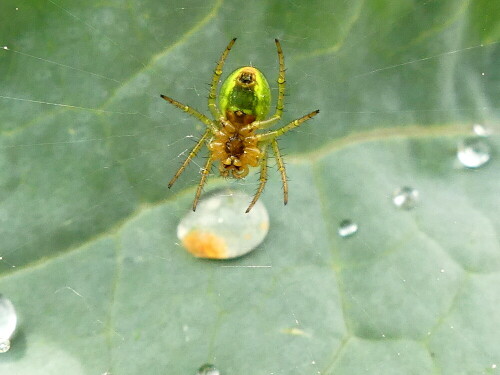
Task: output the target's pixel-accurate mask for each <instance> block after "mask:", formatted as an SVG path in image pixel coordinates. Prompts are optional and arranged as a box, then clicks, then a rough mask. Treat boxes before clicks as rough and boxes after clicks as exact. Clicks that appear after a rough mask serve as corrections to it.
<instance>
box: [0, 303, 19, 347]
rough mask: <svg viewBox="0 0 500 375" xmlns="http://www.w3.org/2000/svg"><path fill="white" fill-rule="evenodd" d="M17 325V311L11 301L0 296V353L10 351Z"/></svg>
mask: <svg viewBox="0 0 500 375" xmlns="http://www.w3.org/2000/svg"><path fill="white" fill-rule="evenodd" d="M16 325H17V315H16V310H14V305H12V302H10V300H9V299H7V298H6V297H4V296H3V295H1V294H0V353H5V352H6V351H8V350H9V349H10V339H11V338H12V336H13V335H14V332H15V330H16Z"/></svg>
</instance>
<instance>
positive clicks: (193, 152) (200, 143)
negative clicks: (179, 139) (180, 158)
mask: <svg viewBox="0 0 500 375" xmlns="http://www.w3.org/2000/svg"><path fill="white" fill-rule="evenodd" d="M210 133H211V132H210V129H207V130H206V131H205V134H203V135H202V137H201V138H200V140H199V141H198V143H196V145H195V146H194V147H193V149H192V150H191V152H190V153H189V155H188V157H187V158H186V160H184V163H182V165H181V167H180V168H179V169H178V170H177V172H176V173H175V175H174V177H172V179H171V180H170V182H169V183H168V188H169V189H170V188H171V187H172V185H173V184H174V182H175V181H176V180H177V179H178V178H179V176H180V175H181V173H182V172H184V169H186V167H187V166H188V165H189V163H190V162H191V160H193V159H194V157H195V156H196V154H197V153H198V151H200V148H201V147H202V146H203V145H204V143H205V140H206V139H207V138H208V136H209V135H210Z"/></svg>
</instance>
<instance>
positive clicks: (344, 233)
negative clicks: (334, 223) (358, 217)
mask: <svg viewBox="0 0 500 375" xmlns="http://www.w3.org/2000/svg"><path fill="white" fill-rule="evenodd" d="M357 231H358V224H356V223H354V222H353V221H351V220H349V219H346V220H342V221H341V222H340V224H339V228H338V234H339V236H340V237H349V236H352V235H353V234H354V233H356V232H357Z"/></svg>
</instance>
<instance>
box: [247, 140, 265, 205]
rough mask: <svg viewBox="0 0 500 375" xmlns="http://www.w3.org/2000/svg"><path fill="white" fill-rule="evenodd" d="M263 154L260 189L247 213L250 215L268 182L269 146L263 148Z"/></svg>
mask: <svg viewBox="0 0 500 375" xmlns="http://www.w3.org/2000/svg"><path fill="white" fill-rule="evenodd" d="M261 152H262V156H261V159H260V178H259V181H260V183H259V188H258V189H257V192H256V193H255V195H254V197H253V199H252V202H250V205H249V206H248V208H247V210H246V211H245V213H249V212H250V210H251V209H252V207H253V206H255V203H257V201H258V200H259V197H260V195H261V194H262V191H263V190H264V186H266V182H267V144H266V145H264V146H263V148H262V151H261Z"/></svg>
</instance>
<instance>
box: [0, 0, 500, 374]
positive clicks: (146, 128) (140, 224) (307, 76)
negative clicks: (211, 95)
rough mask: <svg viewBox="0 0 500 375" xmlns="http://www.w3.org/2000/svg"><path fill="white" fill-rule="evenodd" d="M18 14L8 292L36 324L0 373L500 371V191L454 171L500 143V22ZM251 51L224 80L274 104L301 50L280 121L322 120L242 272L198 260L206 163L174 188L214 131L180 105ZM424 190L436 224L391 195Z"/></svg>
mask: <svg viewBox="0 0 500 375" xmlns="http://www.w3.org/2000/svg"><path fill="white" fill-rule="evenodd" d="M0 10H2V14H4V15H7V17H6V19H8V21H7V22H6V24H5V26H4V28H5V30H4V31H5V33H4V34H3V35H4V36H3V37H2V38H3V40H1V41H0V44H1V45H4V46H5V47H4V49H3V50H1V51H0V52H1V53H0V66H1V67H2V71H5V74H4V75H3V77H2V80H3V83H2V86H1V87H2V88H1V89H0V90H1V91H0V103H2V105H1V107H0V108H1V110H2V118H3V121H2V136H1V140H0V141H1V145H0V149H1V150H2V154H3V155H2V156H1V159H0V163H1V165H2V167H3V168H2V169H3V171H4V173H3V176H2V178H1V180H0V188H1V192H0V199H1V203H0V218H1V219H2V223H3V224H4V225H3V226H2V236H1V238H2V245H1V247H0V257H1V258H0V272H2V273H3V274H2V275H1V276H0V292H1V293H2V294H5V295H6V296H8V297H9V298H11V299H12V301H13V302H14V304H15V306H16V308H17V310H18V314H19V315H20V317H21V321H20V331H19V332H18V334H17V336H16V338H15V340H14V341H13V347H12V350H11V352H9V353H8V354H5V355H2V356H7V357H5V358H7V360H6V361H0V372H2V373H4V372H5V373H14V374H36V373H50V372H52V373H61V372H63V371H68V370H70V371H71V373H73V374H79V373H82V374H84V373H85V374H87V373H89V374H90V373H93V374H95V373H97V374H104V373H111V374H114V373H116V374H118V373H119V374H126V373H130V374H135V373H138V372H139V371H141V372H144V370H145V369H147V371H148V372H149V373H165V371H167V372H171V373H194V372H195V371H196V368H197V367H199V366H201V365H202V364H203V363H206V362H212V363H214V364H215V365H216V366H217V367H219V368H220V370H221V372H222V373H224V374H232V373H249V372H252V373H257V374H332V373H359V372H360V370H361V371H366V372H370V373H377V372H384V373H387V372H388V371H394V372H397V373H405V372H411V371H413V372H418V373H424V372H431V371H434V372H442V373H451V372H454V373H489V372H493V371H495V368H496V364H497V363H498V361H499V358H498V354H497V353H499V352H500V342H499V340H498V338H496V337H495V335H494V334H493V333H488V332H489V331H491V328H490V327H491V326H496V325H497V324H499V323H500V322H499V321H498V318H496V317H495V316H496V315H497V314H494V313H493V311H490V310H489V309H488V308H487V307H484V305H490V306H493V308H494V306H495V302H498V299H499V298H500V296H499V295H498V292H496V291H495V290H494V288H493V289H492V288H491V287H490V285H496V283H497V282H498V281H499V275H498V265H499V264H500V259H499V257H500V251H499V245H498V240H497V238H498V229H499V225H500V223H499V221H498V219H497V218H495V215H494V214H493V213H492V212H491V211H493V212H495V211H496V210H494V209H493V210H492V209H491V208H496V207H498V206H499V205H500V203H499V202H498V199H497V198H495V195H494V191H496V190H495V189H496V187H495V185H494V181H498V173H496V172H494V170H493V169H494V168H491V165H490V168H489V169H486V168H485V170H484V171H483V170H478V173H475V175H474V177H473V179H471V177H470V176H471V175H470V174H468V175H467V176H465V174H463V173H462V172H463V170H460V169H457V168H456V166H455V165H454V164H453V162H452V161H451V160H452V159H453V156H450V155H453V152H454V150H452V149H451V147H452V145H455V143H456V139H460V138H463V137H465V136H467V135H469V133H470V134H471V129H472V125H473V124H475V123H479V124H482V125H484V126H485V127H486V128H488V129H490V132H492V133H493V134H494V135H493V136H492V137H490V139H489V140H488V142H490V143H491V147H492V148H493V149H494V148H495V146H498V140H497V139H496V136H495V134H496V133H497V123H496V121H497V120H496V119H497V118H498V108H497V107H496V106H495V104H494V103H495V99H497V98H498V95H499V93H498V72H497V69H496V64H495V61H498V57H499V48H498V45H499V43H498V39H499V38H498V32H497V33H496V34H495V30H498V24H496V21H495V20H491V19H490V18H489V16H488V14H492V15H493V14H495V12H494V11H489V10H488V9H486V5H484V6H481V5H476V4H471V3H470V2H468V1H463V2H452V1H449V2H440V3H438V2H435V1H428V2H425V3H422V4H420V5H411V4H399V5H394V4H390V5H389V4H387V5H386V7H384V9H378V8H377V6H375V5H373V4H366V3H364V2H362V1H359V2H353V3H349V4H347V3H345V4H340V3H338V4H337V3H335V4H333V5H332V4H330V3H327V2H322V1H318V2H317V3H316V4H312V3H311V4H307V5H306V4H305V3H304V4H302V3H292V2H291V3H287V4H284V3H282V2H272V3H269V4H268V5H267V6H266V8H265V9H263V7H262V4H250V5H249V4H245V5H244V4H243V2H241V3H240V2H232V3H224V2H222V1H215V2H214V3H212V4H207V3H206V2H199V1H185V2H176V3H175V5H174V6H171V5H168V6H165V4H159V3H157V2H155V1H150V2H141V3H140V4H126V5H125V4H123V3H121V2H116V3H114V2H111V3H106V4H104V3H100V2H97V1H96V2H94V3H88V4H87V3H86V4H85V5H81V4H78V3H77V2H60V1H55V0H54V1H52V0H48V1H46V2H41V3H40V4H38V5H37V4H35V5H33V4H27V3H26V2H14V1H7V2H4V3H3V4H2V5H1V6H0ZM248 19H251V20H252V22H251V24H249V23H248V22H243V21H246V20H248ZM479 19H480V20H481V22H480V25H478V24H477V23H478V20H479ZM242 25H243V26H242ZM234 36H237V37H238V38H239V40H238V42H237V44H236V45H235V47H234V49H233V51H232V52H231V54H230V55H229V58H228V60H227V62H226V67H225V72H226V74H227V73H229V72H230V71H232V69H234V68H236V67H239V66H242V65H247V64H249V63H250V64H251V65H253V66H256V67H259V68H260V69H261V70H262V71H263V72H264V73H265V74H266V76H267V78H268V80H269V81H270V83H271V84H272V85H273V93H274V94H275V95H274V97H276V93H277V90H276V85H275V84H274V80H275V77H276V76H277V72H278V67H277V58H276V52H275V50H274V48H275V47H274V43H273V39H274V38H275V37H278V38H279V39H280V40H281V41H282V44H283V49H284V53H285V62H286V65H287V68H288V70H287V95H288V96H287V98H286V101H285V104H286V107H285V114H284V119H283V120H282V121H281V122H280V124H281V125H283V124H285V123H286V122H288V121H290V120H293V119H295V118H297V117H300V116H301V115H304V114H306V113H308V112H310V111H311V110H314V109H316V108H319V109H320V110H321V114H320V115H319V116H318V117H317V118H316V119H314V120H312V121H310V123H307V124H304V125H303V126H302V127H301V128H299V129H297V130H295V131H293V132H292V133H290V134H287V136H286V137H283V139H281V140H280V146H281V148H282V151H283V152H284V154H285V162H287V163H288V164H287V170H288V176H289V178H290V203H289V205H288V206H287V207H282V191H281V186H280V184H281V182H280V178H279V174H278V173H277V172H276V171H273V167H274V165H273V161H271V163H270V167H271V168H270V171H269V172H270V180H269V182H268V185H267V187H266V190H265V192H264V194H263V196H262V197H261V199H262V201H263V202H264V203H265V205H266V206H267V208H268V210H269V212H270V216H271V229H270V233H269V236H268V238H267V239H266V241H265V242H264V243H263V244H262V245H261V246H260V247H259V249H257V250H256V251H255V252H253V253H251V254H250V255H248V256H247V257H245V258H242V259H239V260H236V261H231V262H229V263H223V264H221V263H217V262H205V261H200V260H196V259H193V258H191V257H189V256H188V255H187V254H185V253H184V252H183V251H182V250H181V248H180V246H179V244H178V243H177V239H176V238H175V229H176V225H177V223H178V222H179V220H180V219H181V218H182V216H183V215H184V214H185V212H187V211H188V210H189V207H190V202H191V200H192V198H193V194H194V190H193V187H194V186H196V185H197V183H198V180H199V171H200V169H201V168H202V165H203V162H204V159H203V157H204V156H206V153H204V152H201V153H200V155H199V157H198V158H197V159H196V160H194V161H193V162H192V164H191V165H190V168H188V170H187V171H185V173H184V174H183V175H182V176H181V178H180V179H179V180H178V181H177V182H176V185H175V186H174V188H173V189H172V191H167V189H166V184H167V182H168V180H169V179H170V177H171V176H172V174H173V173H174V172H175V170H176V169H177V168H178V166H179V165H180V163H181V162H182V160H183V159H184V158H185V157H186V156H187V153H188V152H189V150H190V148H191V147H192V146H193V145H194V143H193V142H192V141H193V140H196V139H197V138H198V137H199V136H200V134H201V133H202V131H203V127H202V125H200V124H197V123H196V121H195V120H194V119H192V118H191V117H189V116H186V115H185V114H183V113H182V112H180V111H177V110H176V109H174V108H171V107H170V106H169V105H168V104H167V103H165V102H164V101H163V100H161V99H160V98H159V94H166V95H169V96H171V97H173V98H175V99H177V100H179V101H181V102H183V103H185V104H188V105H191V106H193V107H194V108H196V109H198V110H200V111H201V112H204V113H208V111H207V110H206V96H207V92H208V85H207V84H208V83H209V82H210V79H211V74H212V69H213V67H214V66H215V62H216V60H217V59H218V57H219V55H220V53H221V52H222V51H223V49H224V47H225V45H226V44H227V42H228V41H229V39H230V38H231V37H234ZM205 152H206V150H205ZM493 155H494V154H493ZM494 162H495V161H494V160H492V163H494ZM214 172H215V169H214ZM457 175H458V177H457ZM404 184H411V185H412V186H413V185H415V186H414V187H416V188H417V189H419V190H420V191H421V192H423V196H424V198H423V199H422V203H421V205H422V206H423V207H417V209H416V210H415V213H414V212H408V213H406V212H400V211H397V210H395V209H394V208H393V207H391V203H390V200H389V199H387V196H388V195H390V193H391V192H392V189H395V188H397V187H398V186H400V185H404ZM226 185H229V186H231V187H233V188H236V189H238V190H243V191H246V192H248V193H250V194H251V193H252V192H253V191H255V189H256V188H257V185H258V178H257V176H253V175H250V176H249V177H248V178H246V179H245V180H244V181H222V180H220V179H217V178H216V176H215V173H214V174H213V175H212V176H211V178H210V180H209V183H208V185H207V188H206V189H207V190H210V189H212V188H216V187H219V186H226ZM449 201H452V202H453V205H444V206H442V205H440V202H449ZM498 208H500V207H498ZM381 214H382V215H381ZM345 218H349V219H352V220H354V221H356V222H357V223H358V224H359V225H360V230H359V233H357V234H356V235H355V236H353V237H352V238H349V239H342V238H339V237H338V236H337V234H336V230H337V226H338V223H339V222H340V221H341V220H342V219H345ZM443 222H446V223H454V225H451V224H447V225H444V226H445V229H442V227H443V224H442V223H443ZM478 238H480V239H481V241H480V244H481V245H480V246H479V245H478V244H477V239H478ZM463 243H467V245H466V246H463V245H462V244H463ZM461 246H462V247H463V248H462V247H461ZM228 265H229V266H231V267H227V266H228ZM371 286H374V287H375V288H374V289H375V290H376V292H374V289H371V288H370V287H371ZM392 293H394V294H392ZM478 295H479V296H481V298H482V299H481V300H478V299H476V298H475V296H478ZM478 310H479V311H480V312H478ZM75 318H76V319H75ZM488 327H489V328H488ZM456 343H459V344H458V345H457V344H456ZM235 344H236V345H235ZM456 346H458V347H456ZM450 353H458V354H457V356H458V357H457V358H454V357H453V354H450ZM130 359H132V361H131V360H130ZM167 369H168V370H167Z"/></svg>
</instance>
